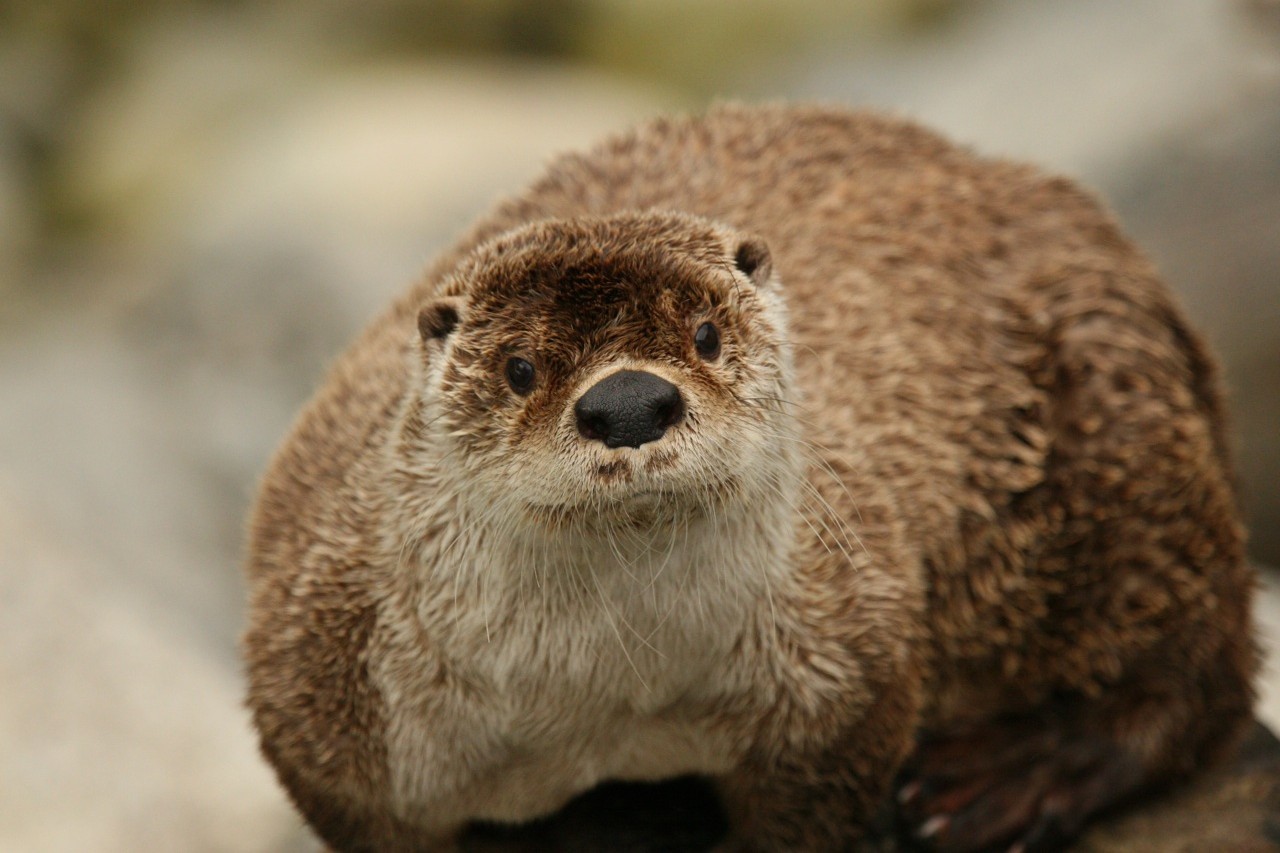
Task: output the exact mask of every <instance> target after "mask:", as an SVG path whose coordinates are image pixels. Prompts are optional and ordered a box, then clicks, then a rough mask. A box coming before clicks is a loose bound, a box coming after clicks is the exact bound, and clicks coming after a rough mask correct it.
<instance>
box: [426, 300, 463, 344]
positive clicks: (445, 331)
mask: <svg viewBox="0 0 1280 853" xmlns="http://www.w3.org/2000/svg"><path fill="white" fill-rule="evenodd" d="M461 319H462V300H460V299H453V298H449V297H445V298H443V299H436V300H434V301H432V302H428V303H427V304H426V305H424V306H422V310H421V311H419V312H418V334H420V335H422V342H423V343H426V344H429V343H432V342H434V341H442V340H444V339H445V338H447V337H449V335H450V334H452V332H453V330H454V329H456V328H457V327H458V323H459V321H461Z"/></svg>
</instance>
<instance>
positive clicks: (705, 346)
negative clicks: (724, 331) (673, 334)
mask: <svg viewBox="0 0 1280 853" xmlns="http://www.w3.org/2000/svg"><path fill="white" fill-rule="evenodd" d="M693 345H694V346H695V347H696V348H697V350H698V355H700V356H702V357H703V358H704V359H706V360H707V361H713V360H714V359H715V357H716V356H718V355H719V354H720V332H718V331H717V330H716V327H715V326H714V325H712V324H711V323H703V324H702V325H701V326H699V327H698V331H696V332H694V333H693Z"/></svg>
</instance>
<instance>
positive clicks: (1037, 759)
mask: <svg viewBox="0 0 1280 853" xmlns="http://www.w3.org/2000/svg"><path fill="white" fill-rule="evenodd" d="M1143 775H1144V774H1143V772H1142V767H1141V766H1140V763H1139V762H1138V761H1137V759H1136V758H1135V757H1133V756H1132V755H1130V754H1129V753H1127V752H1125V751H1124V750H1122V749H1120V748H1119V747H1118V746H1117V745H1116V743H1115V742H1114V741H1113V740H1111V739H1108V738H1106V737H1103V736H1096V735H1093V736H1091V735H1080V734H1071V733H1069V732H1068V731H1067V730H1066V729H1065V727H1064V726H1063V725H1062V723H1061V721H1058V720H1055V719H1054V718H1052V717H1047V716H1046V717H1036V718H1034V719H1032V718H1026V719H1018V720H1005V721H997V722H994V723H988V724H984V725H982V726H979V727H974V728H970V729H968V730H966V731H963V732H953V733H948V734H947V735H945V736H941V737H932V738H928V739H926V740H924V741H923V742H921V744H920V747H919V749H918V750H917V753H916V756H915V758H914V759H913V760H912V761H911V762H910V763H909V765H908V768H907V769H906V770H904V772H903V774H902V776H901V778H900V784H899V787H898V790H897V799H898V807H899V820H900V823H901V825H902V827H903V834H904V836H905V839H904V840H906V841H908V842H909V843H910V844H913V845H915V846H917V847H919V848H923V849H927V850H932V851H936V853H970V851H985V850H1008V851H1021V853H1033V851H1045V850H1059V849H1061V848H1062V847H1064V846H1065V845H1066V843H1067V842H1069V841H1070V840H1071V839H1072V838H1074V837H1075V836H1076V835H1078V834H1079V833H1080V830H1081V828H1082V827H1083V825H1084V823H1085V821H1086V820H1087V819H1088V818H1089V817H1090V816H1092V815H1094V814H1096V813H1097V812H1099V811H1102V810H1104V809H1106V808H1107V807H1109V806H1112V805H1114V804H1116V803H1118V802H1120V801H1121V800H1123V799H1125V798H1126V797H1128V796H1129V795H1131V794H1132V793H1133V792H1134V791H1135V790H1136V789H1137V788H1138V786H1139V784H1140V783H1141V782H1142V779H1143Z"/></svg>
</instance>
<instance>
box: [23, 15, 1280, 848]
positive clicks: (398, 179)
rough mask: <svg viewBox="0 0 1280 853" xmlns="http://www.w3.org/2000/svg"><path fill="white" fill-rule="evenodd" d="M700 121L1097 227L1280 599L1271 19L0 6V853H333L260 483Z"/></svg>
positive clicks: (1279, 187) (1276, 69)
mask: <svg viewBox="0 0 1280 853" xmlns="http://www.w3.org/2000/svg"><path fill="white" fill-rule="evenodd" d="M716 97H737V98H747V99H761V98H778V97H786V98H797V99H821V100H824V101H835V102H841V103H847V104H861V105H875V106H880V107H884V108H889V109H892V110H894V111H897V112H900V113H903V114H906V115H910V116H914V117H917V118H919V119H922V120H923V121H925V122H927V123H929V124H931V125H934V126H936V127H938V128H940V129H942V130H944V131H946V132H948V133H949V134H951V135H952V136H954V137H956V138H958V139H960V140H963V141H965V142H968V143H971V144H973V145H974V146H976V147H978V148H980V149H981V150H982V151H984V152H988V153H993V154H1004V155H1009V156H1012V157H1016V158H1021V159H1027V160H1032V161H1035V162H1037V163H1040V164H1042V165H1044V166H1046V167H1048V168H1050V169H1053V170H1056V171H1059V172H1063V173H1066V174H1069V175H1072V176H1075V177H1078V178H1080V179H1081V180H1083V181H1084V182H1086V183H1087V184H1089V185H1091V186H1092V187H1094V188H1096V189H1097V190H1099V191H1100V192H1101V193H1102V194H1103V195H1104V196H1105V197H1106V198H1107V199H1108V201H1109V203H1110V204H1111V205H1112V206H1113V207H1114V208H1115V210H1116V211H1117V213H1118V215H1119V217H1120V218H1121V220H1123V222H1124V223H1125V226H1126V227H1127V229H1128V231H1129V232H1130V233H1131V234H1132V235H1134V236H1135V237H1136V238H1137V239H1138V241H1139V242H1140V243H1142V244H1143V245H1144V246H1145V247H1146V249H1147V250H1148V251H1149V252H1150V253H1151V254H1152V256H1154V258H1155V259H1156V260H1157V262H1158V263H1159V264H1160V266H1161V267H1162V269H1163V270H1164V272H1165V274H1166V277H1167V279H1168V280H1169V282H1170V283H1171V285H1172V286H1173V287H1174V289H1175V290H1177V291H1178V293H1179V294H1180V295H1181V298H1182V301H1183V303H1184V305H1185V306H1186V309H1187V311H1188V312H1189V313H1190V314H1191V315H1192V317H1193V319H1194V321H1195V323H1196V325H1197V326H1199V327H1200V328H1201V329H1203V330H1204V331H1205V332H1206V333H1207V335H1208V337H1209V338H1210V339H1211V341H1212V342H1213V343H1214V344H1215V346H1216V348H1217V350H1218V352H1219V353H1220V355H1221V357H1222V359H1223V361H1224V363H1225V366H1226V371H1227V378H1228V381H1229V384H1230V387H1231V393H1232V399H1233V411H1234V419H1235V421H1234V428H1235V434H1236V445H1237V448H1238V457H1239V467H1240V472H1241V481H1242V489H1243V492H1244V498H1245V501H1246V504H1247V508H1248V511H1249V513H1250V516H1251V519H1252V529H1253V551H1254V555H1255V557H1256V558H1257V560H1258V561H1259V562H1260V563H1263V564H1266V563H1270V564H1272V565H1280V440H1277V439H1280V429H1278V427H1280V2H1276V0H1251V2H1248V1H1247V0H1127V2H1124V3H1116V2H1114V0H1074V1H1073V2H1071V3H1062V2H1056V0H1004V2H999V1H998V0H844V2H833V0H649V2H638V1H637V0H538V1H537V2H518V0H418V2H410V0H364V2H358V0H309V2H302V0H258V2H247V1H246V0H239V2H216V3H215V2H194V0H165V1H163V2H162V0H104V2H99V3H83V2H75V0H30V2H21V0H0V849H3V850H14V851H19V850H21V851H44V850H50V851H53V850H98V851H134V850H228V851H232V850H234V851H242V850H243V851H258V850H262V851H267V850H298V849H309V847H310V842H309V841H308V840H307V836H306V834H305V832H304V831H303V830H302V828H301V827H300V825H299V823H298V821H297V820H296V819H295V818H294V817H293V816H292V814H291V812H290V810H289V808H288V806H287V804H286V802H285V800H284V797H283V795H282V794H281V793H280V792H279V790H278V789H277V787H276V785H275V782H274V780H273V778H272V777H271V775H270V773H269V771H268V770H267V768H266V765H265V764H264V763H263V762H262V761H261V760H260V759H259V758H258V757H257V755H256V751H255V744H254V740H253V738H252V737H251V735H250V731H249V727H248V723H247V718H246V714H245V713H244V712H243V710H242V708H241V707H240V696H241V679H240V675H239V667H238V661H237V655H236V650H235V642H236V636H237V633H238V631H239V626H240V621H241V609H242V602H243V595H244V593H243V588H242V583H241V579H240V574H239V559H240V548H241V542H242V520H243V518H244V515H245V511H246V508H247V505H248V502H249V500H250V497H251V494H252V490H253V486H254V481H255V478H256V476H257V474H258V472H259V471H260V470H261V468H262V467H263V465H264V463H265V461H266V458H267V455H268V454H269V452H270V451H271V448H272V447H273V446H274V444H275V442H276V441H278V440H279V438H280V437H281V435H282V434H283V432H284V430H285V429H286V428H287V426H288V424H289V421H290V419H291V417H292V415H293V413H294V411H295V410H296V409H297V407H298V406H299V405H300V404H301V403H302V402H303V401H304V400H305V399H306V398H307V397H308V395H309V393H310V391H311V390H312V388H313V387H314V385H315V384H316V382H317V381H318V380H319V378H320V376H321V375H322V371H323V369H324V367H325V365H326V363H327V362H328V361H329V360H330V359H331V358H332V357H333V356H334V355H335V354H336V353H337V352H338V351H339V350H340V349H341V347H342V346H343V344H344V343H345V342H346V341H347V340H348V339H349V338H350V337H351V336H352V335H353V334H354V333H355V331H356V330H357V329H359V328H360V327H361V326H362V325H363V323H364V322H366V321H367V320H368V319H369V318H370V317H371V316H372V315H373V314H374V313H375V312H376V311H377V310H378V309H379V308H380V307H381V306H383V305H384V304H385V303H386V302H387V300H388V299H389V298H390V297H391V295H392V294H394V293H396V292H397V291H399V290H400V289H401V288H402V287H404V286H405V285H406V283H407V282H408V281H409V280H410V279H411V278H412V277H413V276H414V275H415V273H416V272H417V271H418V270H419V268H420V267H421V266H422V265H423V263H424V262H425V261H426V260H427V259H428V258H429V257H430V256H431V254H432V252H433V251H435V250H436V249H438V248H439V247H440V246H442V245H444V244H445V243H446V242H447V241H449V240H450V239H451V238H452V237H453V236H454V235H456V234H457V233H458V232H459V231H460V230H461V229H463V228H464V227H465V226H466V225H467V223H468V222H469V221H470V220H471V219H472V218H473V217H475V216H476V215H477V214H479V213H480V212H482V211H483V210H484V209H485V208H486V207H487V206H488V205H490V204H491V203H492V202H493V201H494V199H495V198H497V197H498V196H500V195H502V194H504V193H508V192H512V191H514V190H516V189H517V188H519V187H520V186H521V185H522V183H523V182H525V181H526V180H527V179H529V178H530V177H531V176H533V175H534V174H535V173H536V172H537V171H538V169H539V166H540V164H542V163H543V162H545V160H546V159H547V158H548V157H549V156H550V155H551V154H553V153H555V152H558V151H561V150H564V149H568V148H574V147H578V146H582V145H584V144H587V143H589V142H590V141H592V140H593V139H595V138H596V137H598V136H599V135H601V134H603V133H606V132H609V131H612V130H615V129H619V128H622V127H624V126H626V125H628V124H630V123H632V122H634V121H636V120H639V119H642V118H644V117H646V116H650V115H653V114H655V113H659V112H668V111H674V110H680V111H682V110H689V109H698V108H700V107H701V106H703V105H705V104H706V103H708V102H709V101H710V100H712V99H714V98H716ZM1266 577H1267V578H1268V580H1267V583H1268V590H1267V594H1266V595H1265V596H1264V599H1263V601H1262V603H1261V605H1260V607H1261V612H1260V615H1261V617H1262V619H1263V620H1264V623H1265V624H1266V625H1267V626H1268V631H1269V632H1270V633H1272V634H1276V633H1277V628H1276V626H1277V625H1280V605H1277V604H1276V603H1275V601H1276V597H1275V595H1274V594H1273V593H1272V592H1271V590H1270V585H1271V580H1270V574H1267V575H1266ZM1276 681H1277V679H1276V678H1274V677H1269V678H1268V681H1267V685H1265V686H1264V703H1263V707H1262V714H1263V716H1264V718H1266V719H1268V720H1270V721H1271V722H1272V723H1273V724H1275V723H1280V701H1277V699H1276V693H1277V691H1275V690H1273V689H1271V685H1272V684H1273V683H1275V682H1276Z"/></svg>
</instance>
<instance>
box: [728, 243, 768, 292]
mask: <svg viewBox="0 0 1280 853" xmlns="http://www.w3.org/2000/svg"><path fill="white" fill-rule="evenodd" d="M733 265H734V266H735V267H737V268H738V271H739V272H741V273H742V274H743V275H745V276H746V277H747V278H749V279H751V282H752V284H754V285H755V286H756V287H765V286H766V285H767V284H768V283H769V276H771V275H772V274H773V258H772V257H771V256H770V255H769V247H768V246H767V245H766V244H765V242H764V240H761V239H760V238H759V237H746V238H744V239H743V240H742V242H741V243H739V244H738V248H737V250H736V251H735V252H734V253H733Z"/></svg>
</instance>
